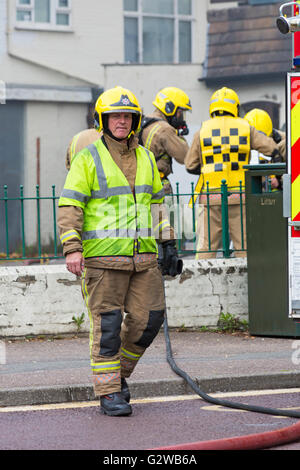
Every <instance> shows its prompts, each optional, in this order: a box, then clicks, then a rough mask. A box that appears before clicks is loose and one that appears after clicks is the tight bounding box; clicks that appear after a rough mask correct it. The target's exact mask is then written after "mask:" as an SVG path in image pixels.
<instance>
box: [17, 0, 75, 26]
mask: <svg viewBox="0 0 300 470" xmlns="http://www.w3.org/2000/svg"><path fill="white" fill-rule="evenodd" d="M16 20H17V26H19V27H20V26H21V27H25V28H26V27H27V28H30V29H32V28H38V29H47V30H48V29H55V30H57V29H69V28H70V26H71V0H17V10H16Z"/></svg>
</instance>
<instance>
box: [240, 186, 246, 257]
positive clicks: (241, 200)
mask: <svg viewBox="0 0 300 470" xmlns="http://www.w3.org/2000/svg"><path fill="white" fill-rule="evenodd" d="M244 210H245V208H243V187H242V181H240V214H241V240H242V250H244V249H245V246H244V245H245V244H244V223H243V213H244Z"/></svg>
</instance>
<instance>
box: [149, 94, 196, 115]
mask: <svg viewBox="0 0 300 470" xmlns="http://www.w3.org/2000/svg"><path fill="white" fill-rule="evenodd" d="M152 104H153V105H154V106H155V107H156V108H158V109H159V110H160V111H161V112H162V113H163V114H164V115H165V116H167V117H169V116H174V115H175V113H176V111H177V109H178V108H181V109H184V110H187V111H191V110H192V105H191V102H190V99H189V97H188V95H187V94H186V93H185V92H184V91H182V90H180V88H176V87H167V88H163V89H162V90H160V91H159V92H158V93H157V95H156V97H155V100H154V101H153V102H152Z"/></svg>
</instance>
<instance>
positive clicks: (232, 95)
mask: <svg viewBox="0 0 300 470" xmlns="http://www.w3.org/2000/svg"><path fill="white" fill-rule="evenodd" d="M239 107H240V100H239V97H238V95H237V94H236V92H235V91H234V90H231V89H230V88H226V87H223V88H220V89H219V90H217V91H215V92H214V93H213V95H212V97H211V99H210V106H209V114H210V116H211V117H212V116H213V113H216V112H217V113H218V114H219V115H222V114H223V113H229V114H231V115H232V116H234V117H237V116H238V115H239Z"/></svg>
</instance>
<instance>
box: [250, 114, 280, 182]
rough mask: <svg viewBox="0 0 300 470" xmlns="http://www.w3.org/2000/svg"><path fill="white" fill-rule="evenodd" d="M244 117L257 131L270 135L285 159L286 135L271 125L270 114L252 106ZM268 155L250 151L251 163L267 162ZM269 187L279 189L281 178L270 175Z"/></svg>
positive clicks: (268, 159)
mask: <svg viewBox="0 0 300 470" xmlns="http://www.w3.org/2000/svg"><path fill="white" fill-rule="evenodd" d="M244 119H246V121H248V122H249V124H250V125H251V126H253V127H255V129H256V130H257V131H259V132H262V133H263V134H265V135H267V136H268V137H271V138H272V139H273V140H274V141H275V142H276V144H277V146H278V149H279V153H280V155H281V156H282V158H283V160H286V135H285V132H282V131H280V130H278V129H275V128H274V127H273V122H272V119H271V117H270V115H269V114H268V113H267V111H265V110H264V109H260V108H254V109H251V111H249V112H248V113H247V114H245V116H244ZM269 161H270V157H266V156H265V155H262V154H258V152H257V151H255V150H252V151H251V163H269ZM270 183H271V188H272V189H273V190H276V189H281V188H282V182H281V178H277V177H276V176H275V175H270Z"/></svg>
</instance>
